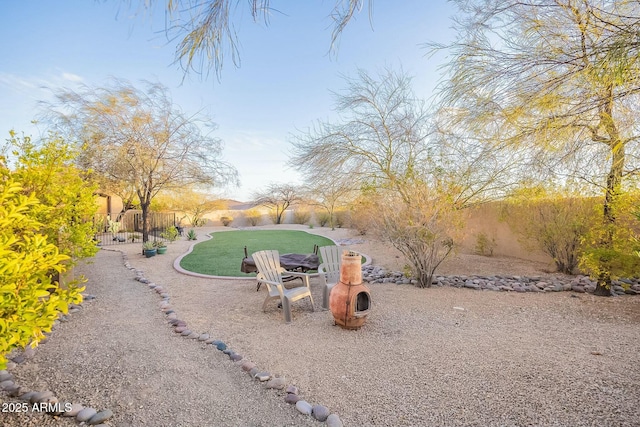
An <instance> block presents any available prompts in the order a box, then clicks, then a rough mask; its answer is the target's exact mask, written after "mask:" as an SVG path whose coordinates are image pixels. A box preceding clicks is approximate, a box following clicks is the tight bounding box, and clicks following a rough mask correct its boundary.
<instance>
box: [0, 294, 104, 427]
mask: <svg viewBox="0 0 640 427" xmlns="http://www.w3.org/2000/svg"><path fill="white" fill-rule="evenodd" d="M82 297H83V302H90V301H93V300H94V299H95V296H93V295H90V294H82ZM83 308H84V306H83V305H82V303H81V304H69V311H68V312H67V314H66V315H65V314H62V313H60V315H59V316H58V319H57V320H55V321H54V323H53V328H52V332H53V330H54V329H55V328H56V327H57V326H58V325H59V324H60V322H67V321H69V319H70V315H72V314H74V313H77V312H79V311H80V310H82V309H83ZM49 335H50V333H49V334H46V337H45V338H44V339H43V340H41V341H40V343H39V344H44V343H46V341H47V339H48V337H49ZM35 351H36V349H35V348H33V347H29V346H27V347H26V348H25V349H24V350H23V351H14V352H12V353H11V354H10V355H9V357H8V359H9V360H10V362H9V363H7V369H5V370H0V390H3V391H5V392H6V393H7V395H8V396H9V397H16V398H18V399H19V400H20V401H21V402H20V403H15V404H14V407H16V408H17V407H20V408H29V409H31V410H32V411H36V412H46V413H48V414H51V415H58V416H60V415H61V416H63V417H74V418H75V420H76V421H77V422H79V423H81V425H90V426H96V427H108V425H107V424H104V422H105V421H107V420H109V419H110V418H111V417H113V411H111V410H110V409H103V410H101V411H98V410H96V409H95V408H92V407H90V406H87V407H85V406H84V405H82V404H80V403H71V402H61V401H60V400H59V399H58V398H57V397H56V395H55V393H54V392H52V391H50V390H44V391H36V390H30V389H29V388H28V387H25V386H21V385H19V384H18V383H16V382H15V381H14V378H13V375H12V374H11V373H10V372H9V370H11V369H13V368H15V367H16V366H17V365H19V364H22V363H25V362H26V361H27V360H29V359H31V358H32V357H33V356H34V355H35ZM16 405H20V406H16Z"/></svg>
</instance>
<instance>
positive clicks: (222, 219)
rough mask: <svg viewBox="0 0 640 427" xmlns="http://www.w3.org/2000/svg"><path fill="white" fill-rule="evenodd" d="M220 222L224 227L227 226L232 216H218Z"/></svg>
mask: <svg viewBox="0 0 640 427" xmlns="http://www.w3.org/2000/svg"><path fill="white" fill-rule="evenodd" d="M220 222H221V223H222V225H224V226H225V227H228V226H229V224H231V222H233V218H232V217H230V216H221V217H220Z"/></svg>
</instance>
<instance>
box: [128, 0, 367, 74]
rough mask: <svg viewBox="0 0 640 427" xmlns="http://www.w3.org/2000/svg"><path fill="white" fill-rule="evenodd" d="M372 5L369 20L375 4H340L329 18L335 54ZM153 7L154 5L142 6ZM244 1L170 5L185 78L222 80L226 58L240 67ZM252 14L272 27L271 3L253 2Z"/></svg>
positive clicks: (193, 0) (192, 0)
mask: <svg viewBox="0 0 640 427" xmlns="http://www.w3.org/2000/svg"><path fill="white" fill-rule="evenodd" d="M365 2H366V3H368V11H369V19H370V20H371V18H372V13H373V0H348V1H342V0H336V2H335V4H334V6H333V9H332V10H331V11H330V14H329V17H330V18H331V19H332V20H333V22H334V26H333V32H332V35H331V47H330V49H331V50H333V49H334V47H335V45H336V42H337V41H338V39H339V37H340V34H341V33H342V31H343V30H344V28H345V27H346V26H347V24H348V23H349V21H350V20H351V19H352V18H353V17H354V16H355V15H356V14H358V13H359V12H360V11H361V10H362V9H363V6H364V3H365ZM141 3H142V6H143V7H145V8H146V7H149V6H150V5H151V4H152V3H154V2H148V1H145V2H141ZM241 3H243V2H240V0H170V1H167V7H166V9H167V26H166V33H167V36H168V38H169V39H170V40H171V41H177V42H178V45H177V46H176V53H175V62H176V63H178V64H180V66H181V67H182V69H183V70H184V72H185V74H186V73H189V72H195V73H198V74H206V75H208V74H209V72H210V71H211V70H213V71H214V72H215V74H216V76H217V77H218V79H219V78H220V76H221V73H222V66H223V64H224V60H225V58H228V57H229V56H230V57H231V61H232V63H233V65H234V66H235V67H240V49H239V44H240V43H239V40H238V34H237V31H236V28H235V26H234V21H236V20H237V19H239V17H240V16H241V15H242V12H244V11H243V8H242V5H241ZM248 5H249V10H250V13H251V16H252V18H253V20H254V22H256V23H258V22H260V23H261V24H264V25H269V17H270V15H271V13H273V12H277V13H280V12H278V11H275V10H274V9H273V8H271V1H270V0H249V1H248Z"/></svg>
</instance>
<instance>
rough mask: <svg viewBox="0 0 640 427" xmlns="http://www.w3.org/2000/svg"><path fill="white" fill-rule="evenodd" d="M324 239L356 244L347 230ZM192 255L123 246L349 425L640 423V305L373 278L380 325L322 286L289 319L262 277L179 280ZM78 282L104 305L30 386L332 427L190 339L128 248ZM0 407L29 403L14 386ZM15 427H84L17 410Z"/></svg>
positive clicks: (36, 368)
mask: <svg viewBox="0 0 640 427" xmlns="http://www.w3.org/2000/svg"><path fill="white" fill-rule="evenodd" d="M294 228H295V227H294ZM205 231H211V229H209V230H202V229H200V230H199V232H200V235H201V237H203V233H204V232H205ZM308 231H310V232H314V233H318V234H323V235H327V236H329V237H332V238H334V239H336V240H340V239H344V238H349V237H354V236H350V235H349V232H348V231H347V230H335V231H330V230H327V229H320V228H316V229H313V230H308ZM359 238H361V237H359ZM188 246H189V242H186V241H179V242H176V243H174V244H172V245H170V246H169V252H168V254H166V255H160V256H156V257H153V258H149V259H147V258H144V257H143V256H142V255H140V254H139V252H140V245H139V244H126V245H120V246H118V247H117V249H118V250H122V251H124V252H125V253H126V254H127V256H128V259H129V262H130V263H131V264H132V265H133V266H134V267H135V268H137V269H139V270H142V271H144V275H145V276H146V277H147V278H148V279H150V280H152V281H154V282H155V283H157V284H160V285H162V286H163V287H164V288H165V289H167V292H168V293H169V294H170V295H171V305H172V306H173V308H174V309H175V311H176V312H177V313H178V316H179V317H180V318H181V319H183V320H185V321H186V322H187V323H188V325H189V327H190V329H192V330H194V331H196V332H199V333H204V332H206V333H209V334H210V335H211V336H212V337H215V338H219V339H221V340H222V341H224V342H225V343H227V344H228V345H229V346H230V347H231V348H233V349H234V350H235V351H237V352H238V353H240V354H242V355H244V356H245V358H247V359H250V360H251V361H252V362H254V363H255V364H256V365H257V366H259V367H260V368H261V369H265V370H267V371H269V372H271V373H274V374H279V375H281V376H283V377H284V378H285V379H286V382H287V384H291V385H295V386H297V387H298V388H299V389H300V394H301V396H302V398H303V399H305V400H307V401H308V402H310V403H312V404H316V403H318V404H322V405H325V406H327V407H328V408H329V410H330V411H331V412H333V413H336V414H338V415H339V416H340V418H341V419H342V421H343V423H344V425H345V426H567V427H569V426H576V427H579V426H638V425H640V405H639V403H638V402H639V401H640V364H638V361H637V357H638V354H640V328H639V326H640V297H632V296H624V297H612V298H597V297H593V296H591V295H588V294H579V295H578V294H573V293H571V292H561V293H540V294H516V293H500V292H491V291H485V292H482V291H474V290H469V289H454V288H431V289H418V288H415V287H412V286H409V285H391V284H372V285H369V289H370V291H371V299H372V303H373V307H372V312H371V314H370V315H369V317H368V319H367V322H366V323H365V325H364V326H363V328H362V329H360V330H359V331H346V330H342V329H340V328H338V327H336V326H333V319H332V316H331V314H330V312H326V311H321V310H320V309H319V307H320V306H321V298H322V297H321V289H320V286H319V283H318V281H317V279H315V280H312V284H311V286H312V288H313V296H314V300H315V303H316V311H315V312H312V311H311V307H310V305H309V304H308V302H306V301H299V302H296V303H294V304H293V322H292V323H291V324H288V325H287V324H285V323H284V322H283V318H282V313H281V311H280V310H279V309H278V308H277V307H276V304H275V303H273V304H272V305H271V306H270V307H269V309H268V310H267V311H266V312H265V313H263V312H262V311H261V309H260V308H261V306H262V302H263V300H264V298H265V293H266V291H265V289H264V287H262V289H261V290H260V291H259V292H256V287H255V281H254V280H221V279H205V278H197V277H191V276H186V275H183V274H180V273H178V272H177V271H175V270H174V269H173V268H172V264H173V261H174V260H175V259H176V258H177V257H178V256H180V255H181V254H183V253H184V252H185V251H186V250H187V248H188ZM351 247H352V248H353V249H354V250H359V251H361V252H363V253H365V254H368V255H370V256H372V258H373V262H374V263H379V264H382V265H385V266H387V267H390V268H396V267H397V266H398V265H402V260H401V259H400V258H397V256H398V254H397V253H395V252H394V251H392V250H389V249H388V248H386V246H385V245H382V244H380V243H379V242H375V241H372V240H370V239H369V238H367V239H365V240H364V241H363V242H362V243H357V244H353V245H352V246H351ZM113 248H115V247H113ZM241 256H242V255H241V254H239V258H238V268H239V267H240V259H241ZM548 268H549V266H548V265H545V264H543V263H542V264H541V263H530V262H525V261H521V260H515V259H510V258H485V257H477V256H472V255H465V254H458V255H457V256H456V257H454V258H453V259H452V260H451V261H449V262H448V263H447V264H446V265H444V266H443V268H442V270H441V271H440V273H441V274H520V275H545V274H546V270H548ZM77 273H78V274H80V273H84V274H85V275H86V276H87V277H88V278H89V282H88V283H87V292H88V293H90V294H93V295H95V296H96V299H95V300H94V301H91V302H87V303H85V304H84V309H83V310H81V311H80V312H79V313H76V314H73V315H72V316H71V319H70V320H69V321H68V322H65V323H62V324H60V325H59V327H58V328H56V330H55V331H54V333H53V334H52V335H51V337H50V338H49V340H48V341H47V342H46V343H45V344H43V345H41V346H40V347H39V348H38V349H37V351H36V354H35V356H34V357H33V358H32V359H30V360H28V361H27V362H26V363H24V364H21V365H18V366H17V367H16V368H14V369H12V370H11V373H12V374H13V375H14V376H15V377H16V381H17V382H18V383H19V384H20V385H24V386H28V387H29V388H32V389H34V390H45V389H48V390H52V391H53V392H54V393H55V394H56V396H58V398H59V399H60V400H61V401H72V402H79V403H83V404H87V405H91V406H93V407H94V408H96V409H98V410H101V409H107V408H108V409H111V410H113V411H114V413H115V415H114V417H113V418H112V419H111V420H109V421H108V422H107V424H109V425H112V426H263V425H264V426H287V425H292V426H306V425H316V426H319V425H322V424H321V423H320V422H318V421H314V420H312V419H311V418H310V417H308V416H304V415H301V414H299V413H298V412H297V411H296V409H295V407H294V406H292V405H288V404H286V403H285V402H284V400H283V399H284V397H283V396H284V394H283V392H281V391H275V390H266V389H265V388H264V386H262V385H260V384H259V383H257V382H256V381H254V380H252V379H251V378H250V377H249V376H248V375H247V374H246V373H244V372H242V370H241V369H239V367H238V366H236V364H235V363H234V362H231V361H230V360H229V358H228V357H227V356H225V355H223V354H222V353H221V352H219V351H216V350H215V349H214V348H213V347H212V346H208V345H205V344H202V343H199V342H197V341H194V340H188V339H185V338H181V337H178V336H177V335H176V334H175V333H174V332H173V331H172V329H171V328H170V327H169V325H168V324H167V323H166V321H165V320H164V314H163V313H162V312H161V311H160V310H159V308H158V303H159V301H160V298H159V296H158V295H157V294H156V293H155V292H153V291H151V290H150V289H149V288H148V287H147V286H146V285H144V284H142V283H139V282H137V281H135V280H134V272H132V271H130V270H127V269H126V268H124V266H123V259H122V255H121V254H120V253H118V252H111V251H107V250H103V251H101V252H100V253H99V254H98V256H97V257H96V258H95V259H94V260H93V263H92V264H89V265H84V266H80V267H79V268H78V269H77ZM0 399H4V401H5V402H7V401H15V399H14V398H8V397H6V395H5V394H3V393H1V392H0ZM0 425H2V426H26V425H34V426H35V425H37V426H48V425H57V426H72V425H78V424H77V423H76V422H73V421H70V420H68V419H62V418H58V419H56V418H54V417H51V416H48V415H43V414H38V413H28V414H7V413H3V414H2V416H1V417H0Z"/></svg>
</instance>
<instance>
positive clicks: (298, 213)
mask: <svg viewBox="0 0 640 427" xmlns="http://www.w3.org/2000/svg"><path fill="white" fill-rule="evenodd" d="M310 219H311V212H309V211H308V210H306V209H296V210H294V211H293V223H294V224H306V223H308V222H309V220H310Z"/></svg>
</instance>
